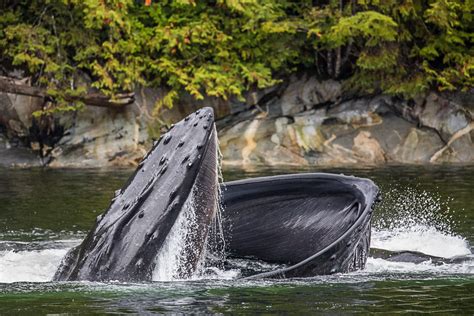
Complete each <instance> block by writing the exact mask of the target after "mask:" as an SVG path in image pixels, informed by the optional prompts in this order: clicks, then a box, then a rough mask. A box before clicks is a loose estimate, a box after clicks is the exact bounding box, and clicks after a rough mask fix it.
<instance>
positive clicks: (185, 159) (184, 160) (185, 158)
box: [181, 155, 189, 164]
mask: <svg viewBox="0 0 474 316" xmlns="http://www.w3.org/2000/svg"><path fill="white" fill-rule="evenodd" d="M188 160H189V155H187V156H185V157H184V159H183V161H181V163H182V164H183V163H185V162H186V161H188Z"/></svg>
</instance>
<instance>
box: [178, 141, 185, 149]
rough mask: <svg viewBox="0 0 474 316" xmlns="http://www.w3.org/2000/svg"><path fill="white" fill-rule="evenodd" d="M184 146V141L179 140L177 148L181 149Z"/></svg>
mask: <svg viewBox="0 0 474 316" xmlns="http://www.w3.org/2000/svg"><path fill="white" fill-rule="evenodd" d="M183 145H184V140H180V141H179V143H178V148H180V147H183Z"/></svg>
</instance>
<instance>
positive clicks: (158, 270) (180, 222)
mask: <svg viewBox="0 0 474 316" xmlns="http://www.w3.org/2000/svg"><path fill="white" fill-rule="evenodd" d="M193 225H196V213H195V209H194V193H191V194H190V195H189V197H188V198H187V199H186V202H185V203H184V206H183V210H182V211H181V212H180V213H179V215H178V218H177V219H176V221H175V223H174V225H173V227H172V228H171V230H170V232H169V234H168V236H167V237H166V240H165V242H164V243H163V245H162V247H161V249H160V251H159V253H158V255H157V257H156V259H155V263H156V264H155V270H154V271H153V275H152V279H153V281H172V280H176V279H178V272H179V268H180V265H181V264H182V261H183V256H184V254H183V253H182V252H183V250H184V249H185V247H186V241H187V236H188V232H190V231H192V229H193Z"/></svg>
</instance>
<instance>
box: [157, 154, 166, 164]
mask: <svg viewBox="0 0 474 316" xmlns="http://www.w3.org/2000/svg"><path fill="white" fill-rule="evenodd" d="M166 160H168V158H167V157H166V155H163V157H161V159H160V162H159V165H160V166H161V165H162V164H164V163H165V162H166Z"/></svg>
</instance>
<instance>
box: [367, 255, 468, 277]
mask: <svg viewBox="0 0 474 316" xmlns="http://www.w3.org/2000/svg"><path fill="white" fill-rule="evenodd" d="M360 273H362V274H372V273H384V274H385V273H403V274H405V273H408V274H419V273H427V274H450V275H451V274H474V261H473V260H469V261H466V262H463V263H450V264H433V263H432V262H431V260H427V261H424V262H421V263H412V262H393V261H388V260H384V259H381V258H370V257H369V258H368V259H367V264H366V266H365V270H364V271H362V272H360Z"/></svg>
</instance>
